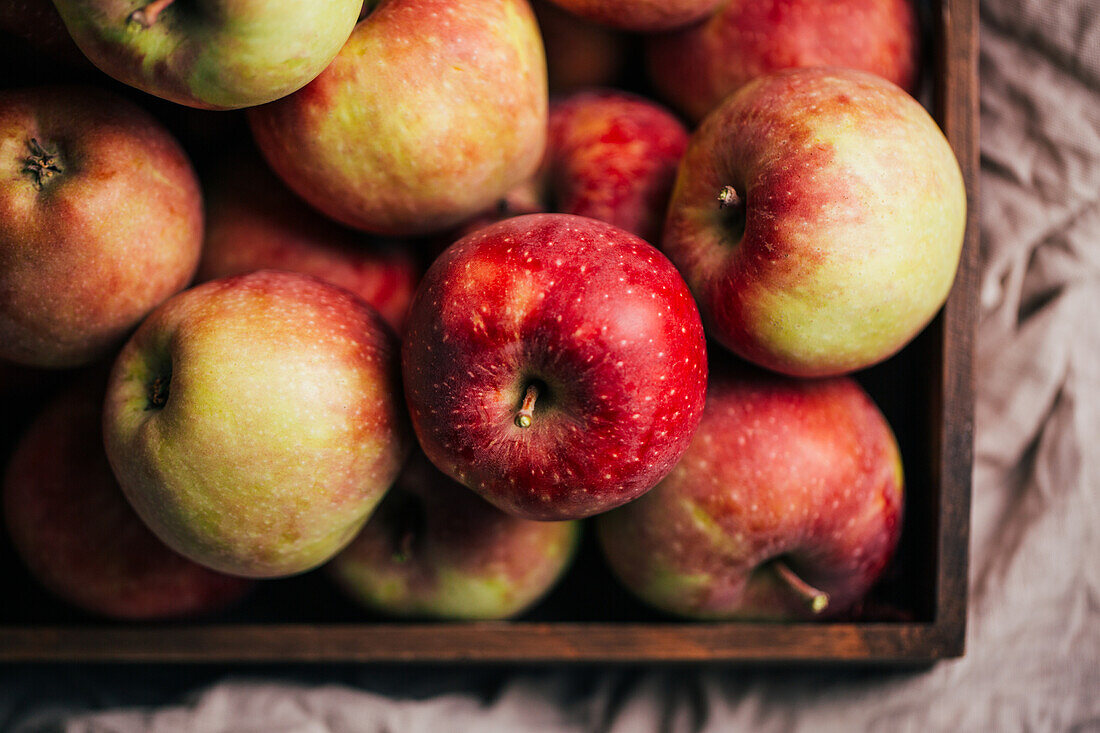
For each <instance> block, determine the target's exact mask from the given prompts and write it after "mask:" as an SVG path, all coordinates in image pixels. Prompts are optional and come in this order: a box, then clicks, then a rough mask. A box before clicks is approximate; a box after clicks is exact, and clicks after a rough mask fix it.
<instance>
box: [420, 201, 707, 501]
mask: <svg viewBox="0 0 1100 733" xmlns="http://www.w3.org/2000/svg"><path fill="white" fill-rule="evenodd" d="M402 371H403V374H404V377H405V396H406V400H407V403H408V406H409V410H410V413H411V415H412V422H413V428H414V429H415V431H416V435H417V437H418V438H419V440H420V445H421V446H422V447H423V449H424V452H425V453H426V454H427V455H428V457H429V458H430V459H431V461H432V462H433V463H434V464H435V465H436V466H437V467H438V468H439V469H440V470H442V471H443V472H444V473H445V474H447V475H448V476H450V477H452V478H454V479H455V480H457V481H459V482H460V483H462V484H464V485H466V486H467V487H469V488H471V489H473V490H474V491H476V492H477V493H478V494H480V495H481V496H482V497H483V498H485V499H486V500H488V501H489V502H490V503H492V504H495V505H496V506H497V507H499V508H500V509H502V510H504V511H506V512H508V513H509V514H513V515H515V516H518V517H524V518H527V519H542V520H565V519H580V518H582V517H586V516H590V515H593V514H598V513H600V512H603V511H606V510H608V509H611V508H612V507H615V506H619V505H620V504H623V503H625V502H628V501H630V500H632V499H635V498H637V497H638V496H641V495H642V494H644V493H645V492H646V491H648V490H649V489H651V488H652V487H653V486H654V485H655V484H656V483H657V481H659V480H660V479H661V478H662V477H663V476H664V475H665V474H666V473H668V471H669V470H671V468H672V466H673V465H674V464H675V463H676V461H677V459H679V457H680V454H681V453H683V451H684V450H685V449H686V448H687V445H688V442H689V441H690V440H691V435H692V433H693V432H694V430H695V426H696V425H697V424H698V421H699V416H700V414H701V411H702V407H703V399H704V393H705V389H706V377H707V366H706V349H705V343H704V339H703V329H702V325H701V323H700V321H699V315H698V310H697V309H696V306H695V302H694V301H693V300H692V299H691V294H690V293H689V292H688V289H687V287H686V285H685V284H684V282H683V280H682V278H681V277H680V275H679V273H677V272H676V270H675V268H674V267H673V266H672V264H671V263H670V262H668V260H666V259H665V258H664V256H662V255H661V253H660V252H658V251H657V250H656V249H655V248H653V247H652V246H651V245H649V244H647V243H646V242H645V241H643V240H642V239H639V238H638V237H636V236H634V235H632V234H630V233H629V232H626V231H624V230H622V229H619V228H618V227H615V226H613V225H611V224H607V223H605V222H601V221H597V220H595V219H589V218H586V217H580V216H571V215H567V214H531V215H528V216H517V217H513V218H511V219H506V220H504V221H501V222H499V223H497V224H493V225H490V226H488V227H485V228H483V229H479V230H478V231H476V232H474V233H473V234H470V235H468V236H467V237H464V238H463V239H461V240H459V241H458V242H456V243H455V244H453V245H452V246H451V247H450V248H448V249H447V250H446V251H445V252H444V253H443V254H442V255H441V256H440V258H439V259H437V260H436V261H435V263H433V264H432V266H431V267H430V268H429V269H428V272H427V274H425V276H424V279H423V280H422V281H421V284H420V287H419V288H418V290H417V293H416V296H415V297H414V298H413V305H412V308H411V310H410V313H409V321H408V325H407V327H406V334H405V341H404V344H403V346H402Z"/></svg>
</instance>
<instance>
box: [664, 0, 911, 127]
mask: <svg viewBox="0 0 1100 733" xmlns="http://www.w3.org/2000/svg"><path fill="white" fill-rule="evenodd" d="M919 51H920V27H919V23H918V21H917V17H916V11H915V9H914V7H913V2H912V0H726V2H725V3H724V4H723V5H722V7H721V8H720V9H719V10H718V12H716V13H714V14H713V15H711V16H710V17H709V18H708V19H707V20H706V21H704V22H702V23H700V24H697V25H693V26H691V27H689V28H683V29H681V30H678V31H674V32H672V33H667V34H658V35H654V36H651V37H649V38H647V39H646V40H645V47H644V52H643V57H644V59H645V66H646V69H647V70H648V73H649V77H650V79H651V80H652V81H653V86H654V87H655V91H656V92H657V94H658V95H659V96H660V97H661V98H662V99H665V100H667V101H668V102H670V103H671V104H672V105H673V106H674V107H676V108H678V109H680V110H681V111H683V112H684V114H686V115H687V116H688V117H689V118H690V119H692V120H693V121H696V122H697V121H698V120H700V119H702V117H703V116H704V115H705V114H706V113H707V112H709V111H710V110H712V109H713V108H714V107H716V106H717V105H718V103H719V102H721V101H722V99H724V98H725V97H727V96H728V95H729V94H731V93H733V92H735V91H737V90H738V89H740V88H741V87H742V86H744V85H745V84H746V83H747V82H749V81H751V80H752V79H755V78H756V77H758V76H763V75H764V74H767V73H770V72H773V71H778V70H780V69H788V68H793V67H806V66H843V67H848V68H853V69H862V70H864V71H870V72H872V73H875V74H878V75H880V76H882V77H884V78H886V79H889V80H890V81H892V82H894V83H895V84H897V85H898V86H901V87H902V88H904V89H906V90H907V91H909V92H913V91H914V89H915V87H916V85H917V82H918V78H919V77H918V63H917V60H918V59H917V57H918V56H919Z"/></svg>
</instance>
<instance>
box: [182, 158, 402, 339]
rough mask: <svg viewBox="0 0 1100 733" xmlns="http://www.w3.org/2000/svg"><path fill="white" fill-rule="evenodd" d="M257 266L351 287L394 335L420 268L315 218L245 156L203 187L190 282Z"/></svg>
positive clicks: (394, 250) (392, 247)
mask: <svg viewBox="0 0 1100 733" xmlns="http://www.w3.org/2000/svg"><path fill="white" fill-rule="evenodd" d="M263 269H276V270H290V271H293V272H301V273H304V274H306V275H313V276H314V277H318V278H320V279H322V280H325V281H326V282H330V283H332V284H333V285H339V286H340V287H342V288H345V289H347V290H350V291H351V292H353V293H355V294H356V295H358V296H359V297H360V298H362V299H363V300H365V301H366V302H367V303H368V304H369V305H371V306H373V307H374V309H375V310H377V311H378V313H379V314H380V315H381V316H382V317H383V318H385V319H386V322H387V323H389V324H390V326H392V327H393V329H394V330H395V331H396V332H397V333H401V331H402V330H403V328H404V325H405V315H406V313H407V312H408V310H409V303H410V302H412V296H413V292H414V291H415V290H416V283H417V281H418V280H419V279H420V266H419V264H418V263H417V260H416V258H415V257H414V256H413V254H412V253H411V252H410V251H409V250H408V249H407V248H403V247H401V246H399V245H398V244H396V243H386V242H382V241H379V240H375V239H372V238H370V237H368V236H366V235H364V234H362V233H360V232H356V231H353V230H350V229H345V228H344V227H341V226H339V225H338V224H335V223H333V222H332V221H331V220H329V219H326V218H325V217H323V216H321V215H319V214H317V213H316V212H315V211H313V210H312V209H310V208H309V207H308V206H306V205H305V204H303V203H302V201H301V199H299V198H298V197H296V196H295V195H294V194H293V193H291V192H290V191H288V190H287V189H286V187H285V186H283V185H282V183H280V182H279V180H278V179H277V178H275V176H273V175H272V174H271V173H270V172H269V171H268V170H266V169H265V168H264V167H263V165H262V164H260V163H259V162H258V161H255V160H253V159H251V158H245V159H238V160H234V161H233V162H232V164H231V165H230V166H225V167H222V168H220V175H216V176H213V177H212V180H211V182H210V184H209V185H208V186H207V189H206V239H205V242H204V244H203V250H202V259H201V260H200V261H199V271H198V274H197V275H196V280H197V281H199V282H205V281H206V280H214V279H217V278H220V277H226V276H229V275H240V274H243V273H246V272H252V271H255V270H263Z"/></svg>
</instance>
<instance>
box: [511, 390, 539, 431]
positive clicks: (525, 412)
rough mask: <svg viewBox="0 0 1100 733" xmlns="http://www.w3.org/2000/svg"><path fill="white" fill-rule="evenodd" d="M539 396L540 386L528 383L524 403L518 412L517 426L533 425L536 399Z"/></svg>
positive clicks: (527, 426)
mask: <svg viewBox="0 0 1100 733" xmlns="http://www.w3.org/2000/svg"><path fill="white" fill-rule="evenodd" d="M538 397H539V388H538V386H537V385H535V384H529V385H527V392H526V393H525V394H524V395H523V404H522V405H520V408H519V412H517V413H516V427H518V428H529V427H531V416H532V415H534V413H535V400H537V399H538Z"/></svg>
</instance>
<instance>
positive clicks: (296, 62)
mask: <svg viewBox="0 0 1100 733" xmlns="http://www.w3.org/2000/svg"><path fill="white" fill-rule="evenodd" d="M54 4H55V5H56V6H57V9H58V11H59V12H60V13H61V17H62V19H63V20H64V21H65V25H66V27H67V28H68V29H69V33H70V34H71V35H72V37H73V40H74V41H76V44H77V45H78V46H79V47H80V49H81V50H82V51H83V52H84V53H85V54H86V55H87V56H88V58H89V59H90V60H91V61H92V63H94V64H95V65H96V66H98V67H99V68H100V69H102V70H103V71H104V72H106V73H107V74H109V75H110V76H112V77H114V78H115V79H118V80H119V81H121V82H123V83H125V84H129V85H130V86H133V87H137V88H138V89H141V90H142V91H145V92H148V93H150V94H154V95H156V96H158V97H163V98H164V99H169V100H171V101H173V102H178V103H179V104H185V105H189V106H192V107H201V108H205V109H236V108H239V107H250V106H252V105H257V104H263V103H265V102H270V101H272V100H274V99H278V98H280V97H283V96H286V95H287V94H290V93H291V92H293V91H295V90H297V89H300V88H301V87H302V86H304V85H305V84H307V83H308V82H309V81H310V80H311V79H313V78H314V77H315V76H317V75H318V74H319V73H321V71H323V70H324V68H325V67H326V66H328V64H329V62H330V61H332V59H333V57H335V56H336V53H337V52H338V51H339V50H340V47H341V46H343V44H344V41H346V40H347V38H348V35H349V34H350V33H351V29H352V28H353V27H354V26H355V22H356V20H357V19H358V17H359V9H360V6H361V5H362V0H250V1H249V2H240V1H239V0H214V1H213V2H188V1H187V0H184V1H183V2H174V0H137V1H135V0H54Z"/></svg>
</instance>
